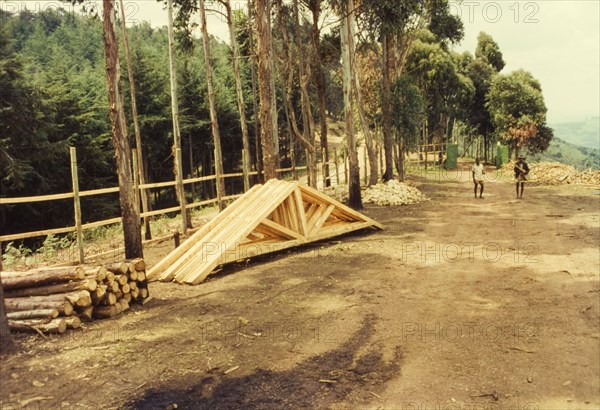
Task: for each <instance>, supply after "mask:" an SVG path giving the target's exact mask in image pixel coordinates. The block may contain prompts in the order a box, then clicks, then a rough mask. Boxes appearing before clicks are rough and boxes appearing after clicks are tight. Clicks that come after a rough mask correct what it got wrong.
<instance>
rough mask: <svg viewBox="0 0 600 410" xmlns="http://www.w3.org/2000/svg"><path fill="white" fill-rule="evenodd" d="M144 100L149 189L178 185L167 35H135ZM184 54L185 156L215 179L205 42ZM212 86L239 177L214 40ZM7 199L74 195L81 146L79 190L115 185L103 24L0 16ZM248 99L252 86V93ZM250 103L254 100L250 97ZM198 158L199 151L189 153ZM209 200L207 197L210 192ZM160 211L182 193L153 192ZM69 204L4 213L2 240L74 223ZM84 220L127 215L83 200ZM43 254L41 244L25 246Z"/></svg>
mask: <svg viewBox="0 0 600 410" xmlns="http://www.w3.org/2000/svg"><path fill="white" fill-rule="evenodd" d="M128 34H129V40H130V41H129V42H130V47H131V53H132V60H133V76H134V79H135V81H136V92H137V94H136V100H137V103H138V111H139V117H138V118H139V123H140V128H141V134H142V140H143V147H142V150H143V153H144V159H145V162H146V170H147V174H148V180H149V182H161V181H167V180H172V179H173V156H172V152H171V149H172V148H171V147H172V144H173V140H172V135H171V133H172V129H173V128H172V117H171V101H170V94H169V66H168V48H167V47H168V41H167V30H166V28H158V29H155V28H152V27H151V26H150V25H149V24H148V23H142V24H140V25H137V26H135V27H131V28H129V29H128ZM190 41H192V43H193V44H192V45H193V47H189V48H185V47H179V49H180V51H179V52H178V57H177V60H178V74H179V75H178V80H179V90H180V95H179V104H180V109H181V121H182V124H181V125H182V132H183V140H182V157H183V158H184V164H183V165H184V172H185V174H186V176H188V175H190V174H192V173H194V172H196V173H200V174H204V175H208V174H212V173H213V171H212V163H211V161H212V160H211V152H212V150H213V148H212V141H211V134H210V121H209V115H208V110H207V108H206V104H205V95H206V85H205V83H204V73H203V67H204V61H203V56H202V52H201V51H202V48H201V47H198V43H197V42H198V40H197V39H191V40H190ZM212 48H213V58H214V60H213V66H214V81H215V89H216V93H217V103H218V107H217V109H218V111H219V112H218V115H219V119H220V122H221V128H222V135H223V142H222V143H223V152H224V156H225V158H224V163H225V168H226V172H231V171H236V172H237V171H239V169H240V157H241V153H240V152H241V148H240V147H241V136H240V134H241V133H240V131H239V118H238V113H237V106H236V103H235V88H234V87H235V82H234V81H233V74H232V70H231V61H230V50H229V48H228V47H227V46H226V45H225V44H223V43H221V42H219V41H217V40H215V39H213V40H212ZM120 53H121V62H122V63H121V69H122V82H123V90H124V97H125V106H126V108H127V109H126V113H127V116H128V121H127V123H128V125H129V126H130V129H129V135H130V136H131V138H132V139H133V135H134V132H133V121H132V119H131V111H130V109H129V107H130V95H129V92H128V91H129V84H128V76H127V65H126V63H125V54H124V50H123V47H122V46H121V47H120ZM0 57H1V58H0V89H1V90H2V92H1V93H0V164H1V166H0V168H1V170H0V171H1V175H0V178H1V179H0V182H1V186H0V191H1V192H0V194H1V195H2V196H11V197H15V196H30V195H31V196H33V195H42V194H51V193H60V192H69V191H71V189H72V187H71V174H70V173H71V171H70V161H69V146H75V147H76V148H77V159H78V173H79V182H80V189H82V190H87V189H98V188H103V187H107V186H116V185H117V178H116V173H115V165H114V149H113V146H112V141H111V127H110V120H109V115H108V97H107V85H106V71H105V70H106V69H105V62H104V44H103V38H102V25H101V22H100V21H99V20H98V19H94V18H91V17H88V16H82V15H78V14H74V13H67V12H64V11H60V10H59V11H57V10H51V9H48V10H46V11H43V12H40V13H31V12H27V11H24V12H22V13H20V14H18V15H9V14H7V13H5V12H2V15H1V16H0ZM247 90H248V93H250V86H249V85H248V88H247ZM247 101H251V97H250V96H249V95H248V96H247ZM190 150H191V152H190ZM206 194H208V192H206ZM152 199H153V200H154V204H153V205H154V206H155V207H156V206H159V207H168V206H174V205H175V204H176V198H175V194H174V190H172V189H171V190H160V191H156V192H153V195H152ZM72 207H73V205H72V202H71V201H66V200H65V201H53V202H41V203H33V204H26V205H15V206H10V207H8V206H2V207H0V221H1V223H0V233H1V234H7V233H16V232H25V231H30V230H37V229H47V228H55V227H64V226H67V225H72V224H73V211H72ZM82 214H83V220H84V222H91V221H94V220H99V219H105V218H114V217H115V216H117V215H119V202H118V200H117V195H112V194H111V195H102V196H95V197H89V198H84V199H82ZM27 244H28V245H29V246H42V245H43V244H42V242H41V241H39V240H38V241H27Z"/></svg>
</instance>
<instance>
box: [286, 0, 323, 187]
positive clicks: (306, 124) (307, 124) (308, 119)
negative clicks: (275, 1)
mask: <svg viewBox="0 0 600 410" xmlns="http://www.w3.org/2000/svg"><path fill="white" fill-rule="evenodd" d="M292 7H293V10H294V11H293V13H294V27H295V31H296V33H295V36H294V42H295V43H296V52H297V53H298V54H297V57H296V60H297V61H298V82H299V83H300V105H301V106H302V130H303V134H304V139H305V140H306V141H307V145H310V146H311V147H312V149H308V148H307V149H308V158H307V162H308V164H307V165H308V182H309V185H310V186H312V187H313V188H316V187H317V155H316V149H315V132H314V127H313V122H314V120H313V118H312V110H311V106H310V96H309V94H308V77H309V75H308V73H306V70H305V67H304V64H307V61H305V60H306V59H305V56H304V50H303V47H302V39H301V38H300V37H301V32H300V8H299V6H298V0H293V2H292ZM282 31H285V27H284V28H283V29H282ZM289 69H290V70H291V69H292V67H289Z"/></svg>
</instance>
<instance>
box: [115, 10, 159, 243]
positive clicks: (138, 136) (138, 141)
mask: <svg viewBox="0 0 600 410" xmlns="http://www.w3.org/2000/svg"><path fill="white" fill-rule="evenodd" d="M119 5H120V9H121V31H122V33H123V45H124V47H125V58H126V59H127V74H128V76H129V92H130V94H131V116H132V117H133V130H134V133H135V146H136V148H137V150H136V156H137V166H138V169H134V170H133V172H137V173H138V178H139V181H140V184H141V185H144V184H145V183H146V172H145V169H144V154H143V148H142V133H141V132H140V125H139V122H138V111H137V101H136V98H135V80H134V78H133V68H132V66H131V52H130V49H129V37H128V36H127V27H126V25H125V7H124V6H123V0H119ZM149 200H150V197H149V196H148V191H147V190H146V189H142V190H141V202H142V211H143V212H148V211H149V207H148V202H149ZM144 227H145V237H146V239H147V240H150V239H152V232H151V230H150V218H148V217H144Z"/></svg>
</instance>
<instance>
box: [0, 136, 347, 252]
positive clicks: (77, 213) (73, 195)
mask: <svg viewBox="0 0 600 410" xmlns="http://www.w3.org/2000/svg"><path fill="white" fill-rule="evenodd" d="M70 154H71V178H72V185H73V190H72V191H71V192H67V193H62V194H52V195H39V196H28V197H19V198H0V206H3V205H15V204H26V203H34V202H43V201H56V200H64V199H72V200H73V205H74V216H73V220H74V226H69V227H65V228H55V229H44V230H39V231H31V232H23V233H16V234H9V235H0V244H1V243H2V242H10V241H16V240H22V239H28V238H35V237H39V236H47V235H59V234H67V233H73V232H75V233H76V238H77V241H76V242H77V248H78V252H79V262H80V263H83V262H84V259H85V258H84V240H83V231H85V230H88V229H92V228H98V227H101V226H106V225H112V224H117V223H121V222H122V220H121V217H117V218H110V219H105V220H101V221H94V222H89V223H82V214H81V198H86V197H91V196H96V195H105V194H112V193H118V192H119V187H118V186H117V187H111V188H102V189H94V190H88V191H80V190H79V178H78V171H77V153H76V151H75V148H73V147H71V152H70ZM333 157H334V161H333V162H331V161H330V165H333V166H330V172H329V175H327V176H326V177H323V172H322V171H321V172H320V174H321V175H320V178H318V179H320V181H324V180H325V179H328V180H330V181H331V182H332V184H333V182H334V181H335V183H336V184H339V183H340V171H339V167H340V165H339V163H338V158H337V152H335V154H334V155H333ZM343 161H344V162H346V161H347V158H344V159H343ZM306 169H307V167H306V166H300V167H290V168H283V169H278V170H277V173H278V174H279V175H281V174H284V173H291V176H292V177H293V178H294V179H298V178H299V171H305V170H306ZM322 169H324V167H323V162H321V163H320V164H318V166H317V170H318V171H320V170H322ZM344 169H346V170H347V163H345V164H344ZM136 171H137V170H136ZM257 174H258V173H257V172H256V171H253V172H249V173H248V175H250V176H254V175H257ZM346 174H347V171H346ZM243 176H244V174H243V173H242V172H238V173H231V174H224V175H223V176H222V177H223V178H238V177H243ZM216 179H217V176H216V175H208V176H202V177H197V178H188V179H183V181H182V182H183V184H184V185H188V184H194V183H198V182H206V181H211V180H216ZM347 180H348V178H347V176H346V177H345V178H344V181H347ZM177 184H178V181H167V182H158V183H151V184H138V183H137V182H136V183H135V187H136V189H137V190H138V193H139V194H140V195H138V198H140V197H141V195H143V193H144V190H147V189H156V188H168V187H175V186H176V185H177ZM242 195H243V194H236V195H229V196H225V197H222V198H221V200H222V201H227V200H233V199H236V198H238V197H240V196H242ZM217 202H218V199H217V198H211V199H206V200H202V201H197V202H193V203H190V204H186V206H185V207H186V209H192V208H198V207H201V206H206V205H210V204H214V203H217ZM180 210H181V206H179V205H178V206H174V207H171V208H164V209H158V210H153V211H149V212H141V213H140V215H139V216H140V218H144V217H151V216H156V215H163V214H167V213H171V212H178V211H180ZM183 223H185V222H183ZM145 242H148V241H145ZM0 249H1V248H0Z"/></svg>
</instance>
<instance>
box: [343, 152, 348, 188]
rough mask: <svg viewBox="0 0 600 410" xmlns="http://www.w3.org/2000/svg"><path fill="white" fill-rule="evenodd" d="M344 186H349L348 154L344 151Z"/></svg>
mask: <svg viewBox="0 0 600 410" xmlns="http://www.w3.org/2000/svg"><path fill="white" fill-rule="evenodd" d="M344 184H345V185H348V153H347V152H346V151H344Z"/></svg>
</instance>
